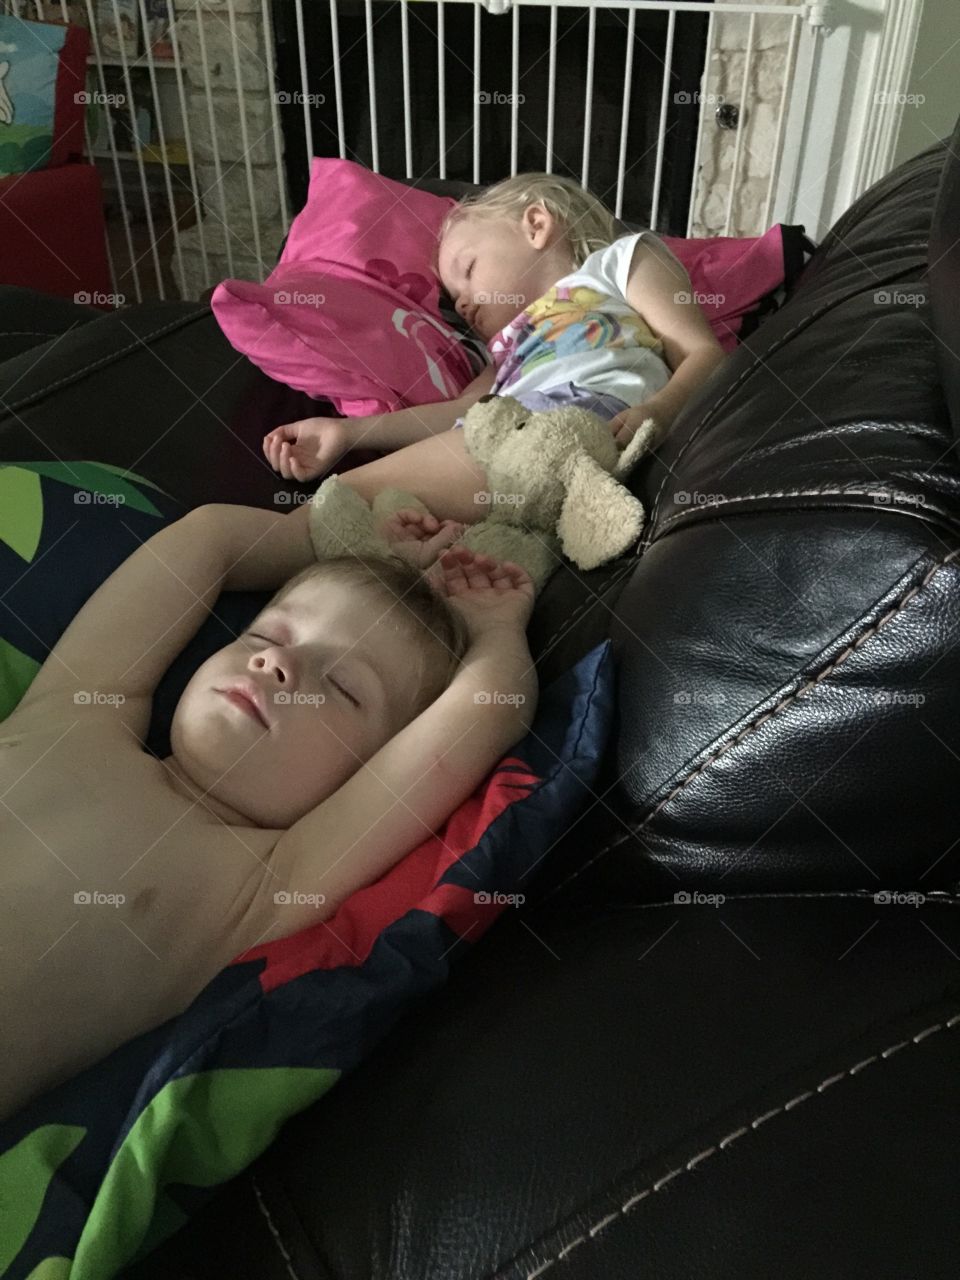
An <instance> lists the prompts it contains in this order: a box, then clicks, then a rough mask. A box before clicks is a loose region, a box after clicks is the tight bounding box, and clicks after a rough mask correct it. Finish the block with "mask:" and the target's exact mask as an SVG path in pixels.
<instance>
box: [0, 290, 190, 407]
mask: <svg viewBox="0 0 960 1280" xmlns="http://www.w3.org/2000/svg"><path fill="white" fill-rule="evenodd" d="M201 314H202V313H201V312H199V311H198V312H197V313H196V314H194V315H188V316H180V317H179V318H178V319H177V320H172V321H170V323H169V324H165V325H161V327H160V328H159V329H154V330H153V332H152V333H147V334H144V335H143V336H142V337H140V336H138V337H137V339H136V341H135V342H131V343H129V344H128V345H127V346H125V347H121V348H120V349H119V350H118V351H111V352H109V353H108V354H107V355H105V356H101V357H100V359H99V360H94V361H92V362H91V363H90V364H86V365H84V366H83V367H82V368H80V369H74V370H72V371H71V372H70V373H66V374H64V376H63V377H62V378H58V379H57V380H56V381H55V382H48V383H47V384H46V385H45V386H44V387H42V388H41V389H40V391H34V392H31V393H30V394H29V395H26V396H24V397H23V398H22V399H20V400H17V401H15V402H14V403H12V404H11V403H10V402H9V401H6V400H4V401H0V409H2V410H5V411H6V412H12V411H15V410H17V409H20V408H23V407H24V406H25V405H27V404H29V403H30V402H31V401H33V400H36V399H38V398H39V397H42V396H44V395H46V394H47V393H48V392H50V391H53V390H55V388H57V387H60V386H62V385H63V384H64V383H65V382H75V381H76V380H77V379H78V378H82V377H83V376H84V375H85V374H88V373H92V372H93V370H94V369H99V368H100V367H101V365H105V364H110V363H111V362H112V361H114V360H118V359H119V358H120V357H121V356H125V355H127V354H128V353H129V352H131V351H135V350H136V349H137V347H140V346H145V345H146V344H147V343H148V342H149V341H150V340H151V339H153V338H158V337H160V336H161V335H162V334H164V333H167V332H169V331H170V330H172V329H175V328H177V327H178V326H180V325H184V324H186V323H187V322H190V323H192V322H193V321H194V320H196V319H198V318H199V316H200V315H201ZM48 336H56V335H48Z"/></svg>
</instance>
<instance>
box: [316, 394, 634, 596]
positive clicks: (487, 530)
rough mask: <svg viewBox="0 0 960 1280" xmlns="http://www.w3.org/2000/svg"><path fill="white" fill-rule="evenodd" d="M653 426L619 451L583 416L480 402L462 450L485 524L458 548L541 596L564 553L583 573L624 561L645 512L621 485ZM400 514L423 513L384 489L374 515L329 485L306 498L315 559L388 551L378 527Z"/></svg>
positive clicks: (593, 419)
mask: <svg viewBox="0 0 960 1280" xmlns="http://www.w3.org/2000/svg"><path fill="white" fill-rule="evenodd" d="M654 434H655V426H654V422H653V419H652V418H647V419H646V421H645V422H644V423H643V424H642V425H641V426H640V427H639V429H638V430H637V432H636V434H635V435H634V437H633V439H632V440H631V441H630V443H629V444H628V445H627V447H626V448H625V449H624V450H623V451H622V452H621V450H620V449H619V447H618V445H617V443H616V441H615V440H614V438H613V435H612V434H611V431H610V427H609V425H608V424H607V423H606V422H604V421H603V419H602V418H600V417H598V416H597V415H596V414H595V413H591V412H589V411H588V410H586V409H579V408H577V407H576V406H569V407H567V408H562V409H550V410H538V411H532V410H530V409H527V408H525V407H524V406H523V405H522V404H520V402H519V401H518V400H515V399H514V398H513V397H512V396H499V395H496V396H495V395H488V396H482V397H481V398H480V399H479V400H478V401H477V402H476V404H474V405H472V406H471V407H470V409H469V410H468V411H467V413H466V415H465V416H464V420H463V435H464V444H465V445H466V448H467V451H468V452H469V453H470V455H471V456H472V457H473V458H474V459H475V460H476V461H477V462H478V463H480V465H481V466H482V467H483V468H484V470H485V472H486V475H487V483H488V486H489V488H488V490H486V491H484V492H482V493H478V494H477V499H476V501H477V505H478V508H479V510H480V511H481V512H482V513H483V518H482V519H481V520H480V521H479V522H478V523H477V524H473V525H470V526H469V527H468V528H467V530H466V531H465V533H464V535H463V537H462V538H461V539H460V542H461V544H462V545H464V546H467V547H471V548H472V549H473V550H475V551H478V552H483V553H484V554H486V555H490V556H493V557H495V558H496V559H498V560H513V561H514V562H515V563H516V564H519V565H521V566H522V567H523V568H524V569H526V571H527V573H529V574H530V577H531V578H532V579H533V583H534V586H535V588H536V590H537V591H538V592H539V591H540V589H541V588H542V586H543V585H544V583H545V582H546V580H547V579H548V578H549V577H550V575H551V573H553V571H554V569H556V567H557V565H558V563H559V561H560V556H561V553H562V554H563V555H566V556H568V557H569V558H570V559H571V560H572V561H573V563H574V564H575V565H577V566H578V567H579V568H581V569H594V568H596V567H597V566H598V565H601V564H604V563H605V562H606V561H608V560H612V559H613V558H614V557H616V556H618V555H621V554H622V553H623V552H624V551H626V550H627V548H628V547H629V546H631V545H632V544H633V543H634V542H635V541H636V539H637V538H638V537H639V535H640V531H641V530H642V528H643V524H644V520H645V514H644V510H643V506H642V504H641V503H640V502H639V500H638V499H637V498H635V497H634V496H633V494H631V493H630V492H629V491H628V490H627V489H625V488H624V486H623V485H622V484H621V480H623V479H625V478H626V476H627V475H628V473H629V472H630V470H631V469H632V467H633V466H634V464H635V463H636V462H637V460H638V459H639V458H640V456H641V455H642V454H643V453H644V452H645V451H646V449H647V448H648V447H649V446H650V444H651V443H652V441H653V438H654ZM402 507H414V508H415V509H417V510H419V511H424V512H425V511H426V510H427V508H426V507H425V506H424V504H423V503H422V502H421V501H420V500H419V499H418V498H415V497H414V496H413V495H412V494H409V493H404V492H402V491H401V490H399V489H385V490H383V491H382V492H381V493H379V494H377V496H376V498H375V499H374V502H373V506H372V508H371V506H370V505H368V503H367V502H365V501H364V499H363V498H361V497H360V496H359V494H357V493H356V492H355V491H354V490H353V489H351V488H350V486H349V485H345V484H343V483H342V482H341V481H340V480H339V479H338V478H337V477H336V476H330V477H328V478H327V479H326V480H325V481H324V482H323V484H322V485H320V487H319V489H318V490H317V492H316V494H314V496H313V499H312V510H311V512H310V535H311V540H312V542H313V548H314V551H315V553H316V555H317V558H318V559H323V558H324V557H326V556H334V555H343V554H344V552H346V551H351V552H355V553H357V554H370V553H373V554H379V555H385V554H388V553H389V550H390V548H389V545H388V543H387V542H386V541H385V539H384V538H383V537H382V536H381V534H380V533H379V528H380V526H381V524H382V521H383V520H384V519H385V518H387V517H388V516H390V515H391V514H393V512H395V511H397V510H399V509H400V508H402Z"/></svg>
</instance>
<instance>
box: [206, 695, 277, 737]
mask: <svg viewBox="0 0 960 1280" xmlns="http://www.w3.org/2000/svg"><path fill="white" fill-rule="evenodd" d="M217 693H222V694H223V695H224V697H225V698H227V699H229V701H230V702H232V703H233V704H234V706H236V707H239V708H240V710H241V711H245V712H246V713H247V715H248V716H250V717H251V718H252V719H254V720H256V721H257V723H258V724H261V725H263V727H264V729H267V730H269V728H270V725H269V723H268V721H267V717H266V715H265V714H264V712H263V710H262V709H261V707H260V705H259V700H258V699H256V698H255V697H251V696H250V694H249V693H247V692H246V691H245V690H243V689H240V688H237V687H236V686H233V687H232V688H229V689H218V690H217Z"/></svg>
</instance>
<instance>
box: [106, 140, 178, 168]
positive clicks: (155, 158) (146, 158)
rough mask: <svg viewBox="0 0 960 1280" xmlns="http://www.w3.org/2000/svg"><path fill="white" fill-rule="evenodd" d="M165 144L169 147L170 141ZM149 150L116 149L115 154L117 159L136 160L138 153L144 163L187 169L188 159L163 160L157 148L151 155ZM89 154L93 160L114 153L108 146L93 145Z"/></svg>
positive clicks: (108, 156)
mask: <svg viewBox="0 0 960 1280" xmlns="http://www.w3.org/2000/svg"><path fill="white" fill-rule="evenodd" d="M167 146H168V147H169V146H170V143H167ZM149 150H152V148H148V149H147V150H144V151H141V152H139V153H138V152H136V151H118V152H117V153H116V154H117V159H118V160H136V158H137V155H138V154H139V156H140V159H141V160H142V161H143V163H144V164H164V163H166V164H168V165H170V167H171V168H177V167H178V166H179V167H180V168H181V169H187V168H189V167H190V162H189V160H167V161H164V159H163V156H162V155H161V154H160V152H159V150H156V151H154V153H153V154H152V155H149V154H147V152H148V151H149ZM90 154H91V156H92V157H93V159H94V160H112V159H113V154H114V153H113V152H112V151H111V150H110V148H109V147H94V148H93V149H92V150H91V152H90Z"/></svg>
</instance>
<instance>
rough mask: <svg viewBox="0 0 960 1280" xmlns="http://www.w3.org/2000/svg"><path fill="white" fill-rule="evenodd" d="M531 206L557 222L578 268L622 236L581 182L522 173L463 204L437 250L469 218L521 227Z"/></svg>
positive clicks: (443, 229) (449, 218)
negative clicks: (506, 220)
mask: <svg viewBox="0 0 960 1280" xmlns="http://www.w3.org/2000/svg"><path fill="white" fill-rule="evenodd" d="M531 204H542V205H543V206H544V207H545V208H546V209H547V210H548V211H549V212H550V213H551V214H552V215H553V217H554V218H555V219H556V221H557V223H558V225H559V226H560V228H561V230H562V232H563V234H564V236H565V237H566V239H567V241H568V242H569V245H570V250H571V252H572V254H573V262H574V266H575V267H579V266H582V265H583V263H584V261H585V260H586V259H587V258H588V257H589V256H590V254H591V253H594V252H595V251H596V250H597V249H602V248H604V246H606V245H608V244H612V243H613V242H614V240H616V239H617V237H618V235H619V234H620V232H619V231H618V229H617V221H616V218H615V217H614V215H613V214H612V213H611V212H610V210H609V209H608V208H607V207H606V205H605V204H603V202H602V201H601V200H599V199H598V198H597V197H596V196H595V195H593V193H592V192H590V191H587V190H586V189H585V188H583V187H581V185H580V183H579V182H575V181H574V180H573V179H572V178H565V177H563V176H562V175H560V174H556V173H518V174H516V176H515V177H512V178H504V179H503V181H502V182H496V183H494V185H493V186H492V187H486V188H484V190H483V191H478V192H476V194H471V195H468V196H464V198H463V199H462V200H460V201H458V202H457V204H455V205H454V206H453V208H452V209H451V210H450V211H449V212H448V213H447V215H446V216H445V218H444V219H443V222H442V223H441V226H440V234H439V236H438V237H437V249H439V244H440V241H441V240H442V239H443V237H444V236H445V235H446V234H447V232H448V231H449V230H450V228H451V227H453V226H455V225H456V224H457V223H458V222H461V221H463V219H465V218H473V217H498V218H512V219H514V220H515V221H517V222H519V220H520V219H521V218H522V217H523V214H524V211H525V210H526V209H527V208H528V207H529V206H530V205H531ZM434 260H436V252H435V254H434Z"/></svg>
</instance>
